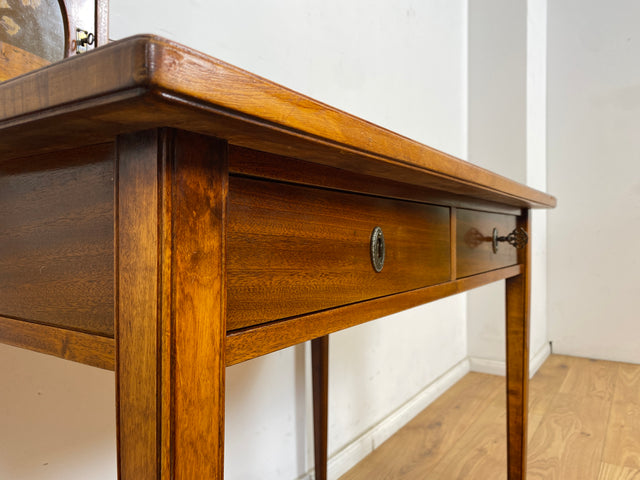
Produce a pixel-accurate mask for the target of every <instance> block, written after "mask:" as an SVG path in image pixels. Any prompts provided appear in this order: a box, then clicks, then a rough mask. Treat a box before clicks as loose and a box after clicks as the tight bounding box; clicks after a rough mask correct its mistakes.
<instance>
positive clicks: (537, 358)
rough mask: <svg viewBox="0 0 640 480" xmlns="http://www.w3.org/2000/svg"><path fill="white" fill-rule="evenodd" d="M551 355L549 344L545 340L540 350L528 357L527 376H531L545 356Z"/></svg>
mask: <svg viewBox="0 0 640 480" xmlns="http://www.w3.org/2000/svg"><path fill="white" fill-rule="evenodd" d="M549 355H551V345H550V344H549V342H545V343H544V345H543V346H542V348H541V349H540V350H538V351H537V352H536V354H535V355H534V356H533V357H531V358H530V359H529V378H531V377H533V376H534V375H535V373H536V372H537V371H538V369H539V368H540V367H541V366H542V364H543V363H544V362H545V360H546V359H547V358H549Z"/></svg>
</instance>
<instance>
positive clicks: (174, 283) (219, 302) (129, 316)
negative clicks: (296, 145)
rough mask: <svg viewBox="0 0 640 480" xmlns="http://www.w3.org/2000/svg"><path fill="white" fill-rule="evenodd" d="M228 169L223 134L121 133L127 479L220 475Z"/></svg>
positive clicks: (119, 227)
mask: <svg viewBox="0 0 640 480" xmlns="http://www.w3.org/2000/svg"><path fill="white" fill-rule="evenodd" d="M227 172H228V166H227V145H226V142H223V141H220V140H217V139H213V138H209V137H205V136H201V135H196V134H192V133H188V132H183V131H179V130H174V129H154V130H148V131H144V132H137V133H134V134H127V135H123V136H120V137H118V139H117V162H116V172H115V174H116V177H117V178H116V192H115V195H116V205H117V207H116V212H117V214H116V228H115V232H116V238H115V241H116V272H117V273H116V348H117V349H116V396H117V427H118V472H119V478H120V479H121V480H151V479H153V480H168V479H170V478H183V479H190V478H207V479H213V480H222V478H223V458H224V455H223V444H224V381H225V380H224V375H225V369H224V366H225V361H224V342H225V331H226V325H225V313H226V312H225V308H226V301H225V286H224V279H225V258H224V255H225V253H224V252H225V248H224V238H225V235H224V225H225V214H226V213H225V212H226V202H227V191H228V173H227Z"/></svg>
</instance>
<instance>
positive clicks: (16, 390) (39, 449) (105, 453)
mask: <svg viewBox="0 0 640 480" xmlns="http://www.w3.org/2000/svg"><path fill="white" fill-rule="evenodd" d="M0 385H2V388H1V389H0V478H1V479H3V480H5V479H6V480H60V479H64V480H87V479H97V480H100V479H109V480H113V479H115V478H116V425H115V414H116V412H115V410H116V408H115V375H114V374H113V372H108V371H105V370H100V369H97V368H93V367H88V366H86V365H80V364H79V363H74V362H69V361H66V360H62V359H59V358H55V357H50V356H48V355H42V354H39V353H34V352H30V351H27V350H22V349H19V348H15V347H10V346H7V345H3V344H0Z"/></svg>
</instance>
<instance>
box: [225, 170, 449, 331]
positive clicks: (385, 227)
mask: <svg viewBox="0 0 640 480" xmlns="http://www.w3.org/2000/svg"><path fill="white" fill-rule="evenodd" d="M376 226H378V227H381V228H382V231H383V233H384V238H385V244H386V259H385V261H384V267H383V269H382V271H381V272H376V271H375V270H374V269H373V267H372V264H371V256H370V239H371V233H372V231H373V229H374V228H375V227H376ZM449 242H450V238H449V210H448V209H447V208H445V207H435V206H431V205H424V204H418V203H412V202H403V201H395V200H388V199H382V198H376V197H371V196H364V195H355V194H346V193H341V192H333V191H328V190H324V189H317V188H314V189H311V188H306V187H299V186H294V185H287V184H281V183H274V182H266V181H258V180H253V179H246V178H239V177H232V178H231V179H230V187H229V224H228V231H227V255H228V260H227V262H228V267H227V269H228V275H227V282H228V293H227V301H228V319H227V328H228V329H229V330H235V329H238V328H243V327H247V326H250V325H255V324H258V323H265V322H269V321H272V320H278V319H282V318H286V317H291V316H295V315H302V314H304V313H309V312H314V311H318V310H324V309H327V308H332V307H336V306H339V305H344V304H349V303H354V302H360V301H363V300H366V299H369V298H376V297H381V296H385V295H391V294H393V293H399V292H404V291H408V290H413V289H416V288H421V287H425V286H428V285H434V284H437V283H442V282H446V281H448V280H449V278H450V266H449V254H450V247H449V245H450V243H449Z"/></svg>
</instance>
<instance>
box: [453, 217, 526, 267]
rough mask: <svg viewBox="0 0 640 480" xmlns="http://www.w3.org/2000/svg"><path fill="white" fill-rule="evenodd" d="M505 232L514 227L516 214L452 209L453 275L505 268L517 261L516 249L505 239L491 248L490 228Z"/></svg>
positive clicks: (507, 232)
mask: <svg viewBox="0 0 640 480" xmlns="http://www.w3.org/2000/svg"><path fill="white" fill-rule="evenodd" d="M494 228H496V229H497V230H498V235H501V236H502V235H504V236H506V235H508V234H509V233H510V232H512V231H513V230H514V229H515V228H516V217H515V216H513V215H502V214H499V213H487V212H478V211H475V210H464V209H458V210H457V211H456V258H457V278H462V277H468V276H469V275H475V274H477V273H482V272H487V271H489V270H495V269H496V268H502V267H508V266H510V265H515V264H517V263H518V253H517V250H516V249H515V248H514V247H512V246H511V245H509V244H508V243H506V242H500V243H499V244H498V250H497V252H494V251H493V229H494Z"/></svg>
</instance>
